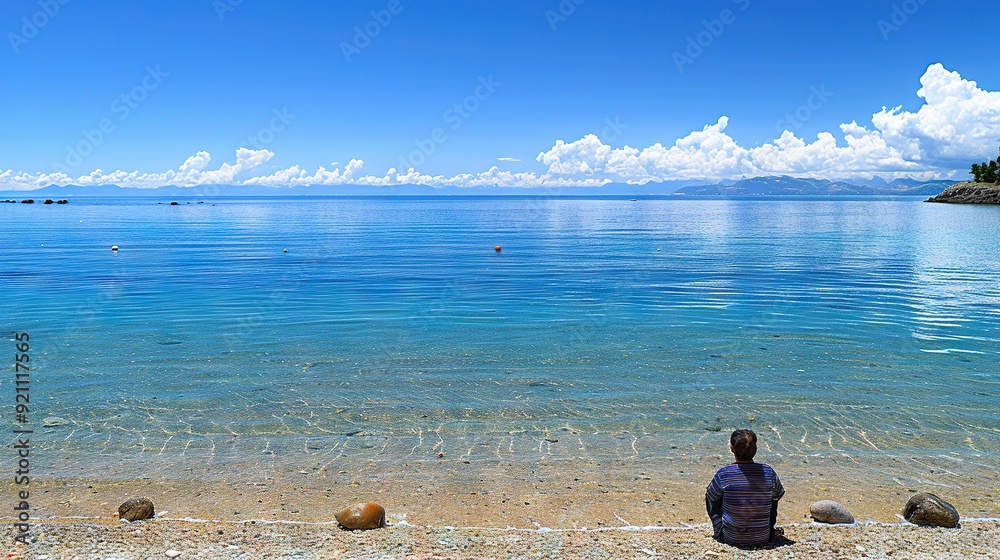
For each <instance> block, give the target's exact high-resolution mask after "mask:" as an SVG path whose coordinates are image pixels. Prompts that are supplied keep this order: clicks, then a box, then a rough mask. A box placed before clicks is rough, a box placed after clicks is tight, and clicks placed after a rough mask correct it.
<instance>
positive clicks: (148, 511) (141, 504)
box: [118, 498, 156, 521]
mask: <svg viewBox="0 0 1000 560" xmlns="http://www.w3.org/2000/svg"><path fill="white" fill-rule="evenodd" d="M154 515H156V512H155V511H154V510H153V501H152V500H150V499H149V498H132V499H130V500H126V501H125V503H124V504H122V505H120V506H118V519H124V520H125V521H141V520H143V519H152V518H153V516H154Z"/></svg>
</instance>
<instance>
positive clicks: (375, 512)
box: [336, 502, 385, 531]
mask: <svg viewBox="0 0 1000 560" xmlns="http://www.w3.org/2000/svg"><path fill="white" fill-rule="evenodd" d="M336 517H337V523H339V524H340V526H341V527H343V528H344V529H347V530H348V531H353V530H355V529H379V528H381V527H385V508H383V507H382V506H380V505H378V504H376V503H375V502H368V503H367V504H354V505H352V506H349V507H346V508H344V509H343V510H342V511H341V512H340V513H338V514H337V515H336Z"/></svg>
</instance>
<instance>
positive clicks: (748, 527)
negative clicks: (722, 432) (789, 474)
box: [705, 430, 785, 546]
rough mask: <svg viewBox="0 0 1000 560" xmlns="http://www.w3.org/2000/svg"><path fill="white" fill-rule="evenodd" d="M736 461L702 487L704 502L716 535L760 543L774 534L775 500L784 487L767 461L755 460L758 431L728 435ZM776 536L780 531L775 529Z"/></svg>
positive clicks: (734, 541) (737, 541)
mask: <svg viewBox="0 0 1000 560" xmlns="http://www.w3.org/2000/svg"><path fill="white" fill-rule="evenodd" d="M729 450H730V451H732V452H733V455H735V456H736V462H735V463H733V464H731V465H727V466H725V467H722V468H721V469H719V472H717V473H715V477H714V478H712V483H711V484H709V485H708V488H707V489H706V490H705V504H706V506H707V507H708V516H709V518H711V519H712V527H713V528H714V529H715V538H716V539H717V540H719V541H722V542H724V543H726V544H730V545H733V546H759V545H762V544H766V543H768V542H769V541H771V540H772V539H773V538H774V537H775V528H774V523H775V521H776V520H777V519H778V500H780V499H781V497H782V496H784V495H785V489H784V488H783V487H782V486H781V481H780V480H778V475H777V473H775V472H774V469H772V468H771V467H770V466H769V465H765V464H763V463H754V462H753V456H754V455H756V454H757V434H755V433H753V432H752V431H751V430H736V431H735V432H733V435H732V436H730V438H729ZM777 534H778V536H780V535H781V534H782V531H781V529H778V530H777Z"/></svg>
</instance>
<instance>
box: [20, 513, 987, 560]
mask: <svg viewBox="0 0 1000 560" xmlns="http://www.w3.org/2000/svg"><path fill="white" fill-rule="evenodd" d="M393 521H394V522H393V523H391V524H390V525H389V527H388V528H386V529H382V530H378V531H342V530H340V529H338V528H337V527H336V526H335V525H331V524H304V523H300V524H291V523H267V522H260V521H256V522H255V521H244V522H239V523H224V522H217V521H209V522H196V521H193V520H181V519H160V518H157V519H155V520H150V521H146V522H141V523H131V524H129V523H124V522H121V523H118V522H110V521H96V520H50V521H44V522H40V523H37V524H36V525H35V526H34V533H35V539H34V542H33V543H32V544H31V545H29V546H27V547H23V546H20V545H19V546H18V547H17V548H16V549H14V550H10V551H9V552H10V554H8V556H7V557H8V558H33V559H39V560H42V559H45V560H49V559H52V560H54V559H56V558H60V559H61V558H67V559H71V558H79V559H81V560H82V559H84V558H86V559H91V558H116V559H118V560H124V559H132V558H136V559H138V558H179V559H180V560H184V559H185V558H213V559H236V558H239V559H251V558H253V559H256V558H288V559H292V558H294V559H297V560H306V559H313V558H316V559H319V558H323V559H328V558H359V559H360V558H400V559H404V558H405V559H425V560H430V559H445V558H448V559H460V558H616V559H618V558H622V559H624V558H643V559H662V558H755V559H764V558H865V557H867V558H908V559H914V558H927V559H941V558H955V559H959V558H962V559H978V558H983V559H986V558H996V556H995V551H996V550H997V547H998V546H1000V522H997V521H994V520H963V522H962V525H961V526H960V527H958V528H955V529H943V528H933V529H932V528H926V527H918V526H916V525H910V524H902V523H860V524H854V525H821V524H815V523H799V524H792V525H785V537H784V538H783V539H781V541H780V542H776V543H775V544H773V545H769V546H768V547H765V548H762V549H756V550H741V549H737V548H733V547H730V546H727V545H724V544H722V543H719V542H716V541H715V540H713V539H712V531H711V528H710V527H709V526H708V525H707V524H699V525H694V526H687V527H637V526H632V527H629V526H618V527H614V528H610V527H609V528H603V529H596V530H595V529H569V530H558V529H557V530H552V529H546V528H544V527H540V528H537V529H513V528H506V529H504V528H477V527H447V526H434V527H424V526H418V525H411V524H409V523H407V522H406V521H404V520H393Z"/></svg>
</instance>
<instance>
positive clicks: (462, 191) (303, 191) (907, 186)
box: [0, 176, 952, 200]
mask: <svg viewBox="0 0 1000 560" xmlns="http://www.w3.org/2000/svg"><path fill="white" fill-rule="evenodd" d="M950 184H952V182H951V181H931V182H921V181H916V180H906V179H897V180H894V181H892V182H886V181H884V180H882V179H878V178H873V179H871V180H868V181H858V182H847V181H829V180H825V179H808V178H796V177H788V176H773V177H754V178H750V179H740V180H736V181H722V182H719V183H715V184H703V183H701V182H699V181H692V180H685V181H668V182H663V183H653V182H650V183H646V184H644V185H633V184H624V183H609V184H607V185H604V186H601V187H538V188H524V187H504V186H500V185H497V186H489V187H433V186H428V185H393V186H373V185H313V186H301V187H294V188H291V187H261V186H251V185H201V186H196V187H178V186H163V187H159V188H153V189H139V188H126V187H120V186H118V185H91V186H80V185H66V186H59V185H49V186H47V187H43V188H40V189H34V190H28V191H0V198H17V199H18V200H20V199H24V198H29V197H32V198H43V199H44V198H72V197H79V196H100V197H108V196H121V197H140V196H148V197H160V198H164V199H167V198H198V199H210V198H216V197H234V196H236V197H256V196H260V197H274V196H288V197H306V196H543V197H550V196H673V195H685V196H692V197H694V196H713V197H718V196H931V195H935V194H937V193H939V192H941V191H942V189H944V188H946V187H947V186H949V185H950Z"/></svg>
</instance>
